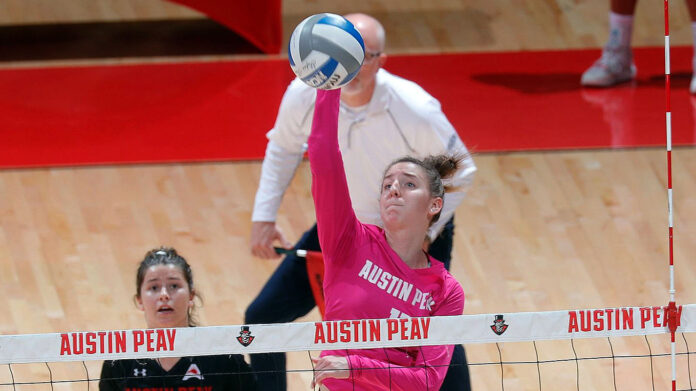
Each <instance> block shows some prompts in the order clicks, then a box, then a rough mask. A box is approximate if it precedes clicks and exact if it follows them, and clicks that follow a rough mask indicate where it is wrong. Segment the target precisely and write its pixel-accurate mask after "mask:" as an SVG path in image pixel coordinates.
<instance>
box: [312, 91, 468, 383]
mask: <svg viewBox="0 0 696 391" xmlns="http://www.w3.org/2000/svg"><path fill="white" fill-rule="evenodd" d="M339 98H340V90H333V91H321V90H319V91H317V99H316V104H315V111H314V121H313V123H312V133H311V135H310V137H309V140H308V144H309V161H310V166H311V171H312V195H313V197H314V204H315V208H316V214H317V227H318V232H319V242H320V244H321V248H322V252H323V254H324V263H325V276H324V294H325V298H326V312H325V320H342V319H376V318H401V317H412V316H435V315H461V314H462V311H463V308H464V292H463V290H462V288H461V286H460V285H459V283H458V282H457V281H456V280H455V279H454V277H452V276H451V275H450V274H449V272H448V271H447V270H446V269H445V268H444V266H443V264H442V263H441V262H439V261H438V260H436V259H434V258H432V257H430V256H429V255H428V254H427V253H426V252H425V251H423V238H425V236H426V233H427V230H428V227H429V226H430V224H432V223H433V222H435V221H436V220H437V218H438V217H439V215H440V211H441V210H442V205H443V196H444V192H445V189H444V185H443V182H442V177H447V176H449V175H451V174H452V173H454V172H455V171H456V169H457V167H458V164H459V163H460V159H459V158H457V157H452V156H444V155H441V156H436V157H430V158H426V159H424V160H419V159H416V158H412V157H405V158H402V159H398V160H397V161H396V162H394V163H392V164H391V165H390V166H389V167H388V168H387V170H386V172H385V174H384V178H383V181H382V190H381V195H380V199H379V204H380V215H381V218H382V222H383V224H384V228H383V229H382V228H379V227H377V226H375V225H370V224H362V223H361V222H360V221H358V219H357V218H356V216H355V213H354V211H353V208H352V206H351V200H350V196H349V193H348V186H347V183H346V177H345V173H344V168H343V161H342V158H341V153H340V151H339V148H338V137H337V124H338V113H339ZM375 201H377V200H375ZM453 348H454V347H453V346H420V347H414V348H389V349H368V350H363V349H360V350H336V351H323V352H322V353H321V357H320V358H318V359H316V360H315V362H316V365H315V370H316V372H315V380H314V382H313V383H314V384H320V385H321V387H322V389H328V390H331V391H339V390H379V389H385V390H439V389H440V385H441V384H442V381H443V380H444V377H445V374H446V373H447V366H448V365H449V362H450V359H451V356H452V350H453Z"/></svg>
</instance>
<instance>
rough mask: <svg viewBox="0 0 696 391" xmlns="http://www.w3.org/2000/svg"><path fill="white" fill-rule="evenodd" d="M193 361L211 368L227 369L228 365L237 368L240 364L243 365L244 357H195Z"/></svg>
mask: <svg viewBox="0 0 696 391" xmlns="http://www.w3.org/2000/svg"><path fill="white" fill-rule="evenodd" d="M194 361H196V362H199V363H204V364H209V365H212V366H219V367H222V366H225V367H228V366H230V365H232V366H239V365H240V364H243V363H244V362H245V361H244V356H242V355H240V354H218V355H212V356H196V357H195V358H194Z"/></svg>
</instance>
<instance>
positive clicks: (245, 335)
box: [237, 326, 256, 347]
mask: <svg viewBox="0 0 696 391" xmlns="http://www.w3.org/2000/svg"><path fill="white" fill-rule="evenodd" d="M254 338H256V337H254V336H253V335H251V331H249V326H242V331H240V332H239V336H238V337H237V341H239V343H240V344H242V346H244V347H247V346H249V345H251V343H252V342H254Z"/></svg>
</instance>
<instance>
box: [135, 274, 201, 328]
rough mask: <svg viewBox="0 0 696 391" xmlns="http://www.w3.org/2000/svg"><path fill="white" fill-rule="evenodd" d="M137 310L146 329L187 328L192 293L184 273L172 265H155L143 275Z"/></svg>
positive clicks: (191, 304)
mask: <svg viewBox="0 0 696 391" xmlns="http://www.w3.org/2000/svg"><path fill="white" fill-rule="evenodd" d="M136 300H137V302H138V306H139V307H140V309H141V310H143V312H145V322H146V323H147V327H149V328H164V327H186V326H188V316H189V315H188V313H189V308H191V307H192V306H193V293H192V292H191V290H190V289H189V286H188V283H187V282H186V279H185V278H184V273H183V272H182V271H181V269H180V268H178V267H176V266H174V265H155V266H151V267H150V268H149V269H147V271H146V272H145V278H143V284H142V285H141V286H140V297H139V298H137V299H136Z"/></svg>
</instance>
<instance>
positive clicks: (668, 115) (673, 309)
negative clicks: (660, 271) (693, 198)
mask: <svg viewBox="0 0 696 391" xmlns="http://www.w3.org/2000/svg"><path fill="white" fill-rule="evenodd" d="M664 10H665V12H664V13H665V125H666V129H667V142H666V145H667V213H668V215H669V231H668V232H669V304H668V305H667V311H666V312H667V324H668V327H669V332H670V334H671V341H670V342H671V359H672V391H676V390H677V354H676V339H675V336H674V335H675V332H676V331H677V326H678V324H679V315H678V313H677V305H676V303H675V298H674V296H675V289H674V245H673V244H674V224H673V223H674V219H673V216H672V210H673V208H672V111H671V110H672V109H671V102H670V92H671V89H670V63H669V0H664Z"/></svg>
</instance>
